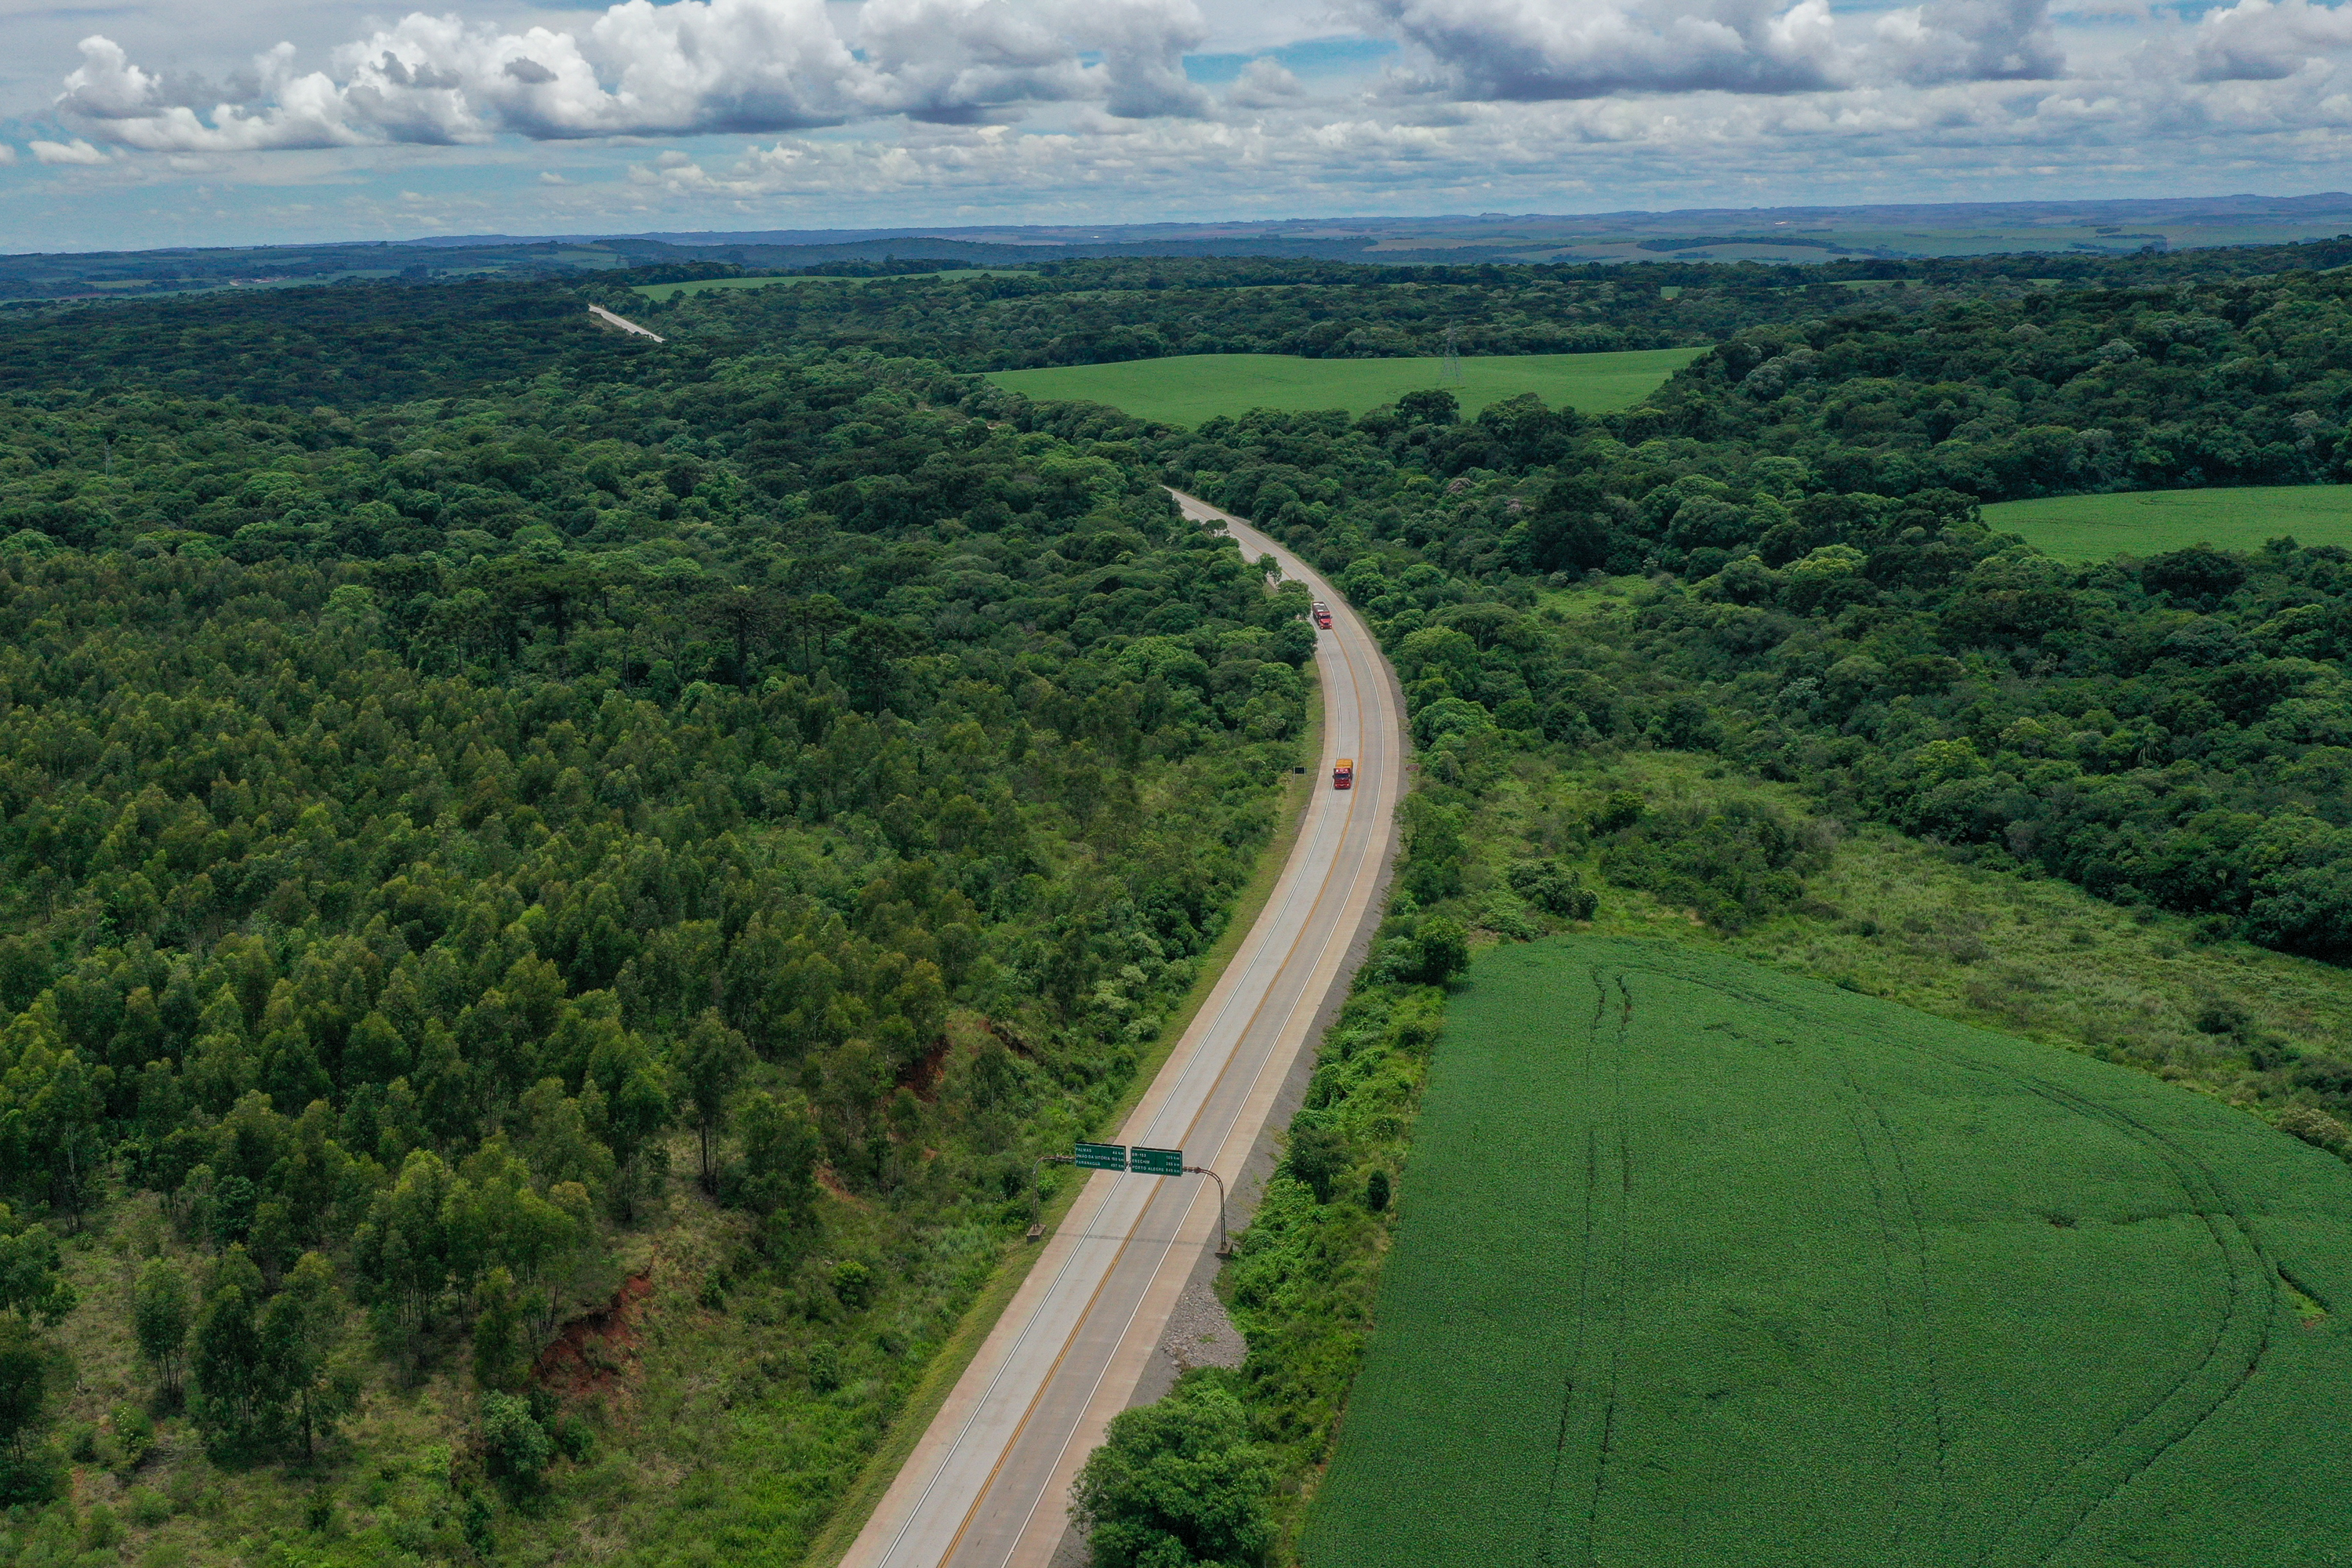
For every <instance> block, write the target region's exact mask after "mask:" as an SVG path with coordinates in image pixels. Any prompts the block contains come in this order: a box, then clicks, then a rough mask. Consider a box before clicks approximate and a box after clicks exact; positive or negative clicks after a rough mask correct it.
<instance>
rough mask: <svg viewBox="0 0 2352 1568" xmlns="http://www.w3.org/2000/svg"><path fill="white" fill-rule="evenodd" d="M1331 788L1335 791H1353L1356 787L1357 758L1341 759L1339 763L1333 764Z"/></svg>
mask: <svg viewBox="0 0 2352 1568" xmlns="http://www.w3.org/2000/svg"><path fill="white" fill-rule="evenodd" d="M1331 787H1332V788H1333V789H1353V788H1355V787H1356V759H1355V758H1353V757H1341V758H1340V759H1339V761H1338V762H1336V763H1332V764H1331Z"/></svg>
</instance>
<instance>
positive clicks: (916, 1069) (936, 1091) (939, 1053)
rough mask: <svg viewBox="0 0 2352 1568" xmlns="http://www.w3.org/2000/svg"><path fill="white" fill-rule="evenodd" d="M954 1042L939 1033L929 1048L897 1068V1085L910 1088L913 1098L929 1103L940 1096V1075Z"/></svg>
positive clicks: (944, 1068)
mask: <svg viewBox="0 0 2352 1568" xmlns="http://www.w3.org/2000/svg"><path fill="white" fill-rule="evenodd" d="M954 1049H955V1042H954V1041H953V1040H950V1039H949V1038H948V1037H946V1036H945V1035H941V1036H940V1037H939V1039H938V1040H937V1041H936V1042H935V1043H934V1044H933V1045H932V1047H931V1048H930V1049H929V1050H928V1051H925V1052H924V1053H923V1054H922V1055H921V1056H919V1057H917V1058H915V1059H914V1060H913V1061H910V1062H908V1064H907V1065H906V1066H905V1067H903V1068H899V1069H898V1087H899V1088H900V1089H913V1090H914V1091H915V1098H916V1099H917V1100H921V1101H922V1102H923V1103H924V1104H925V1105H929V1104H930V1103H931V1102H933V1101H934V1100H938V1099H939V1097H940V1074H941V1073H942V1072H944V1071H945V1070H946V1069H947V1065H948V1053H949V1052H950V1051H952V1050H954Z"/></svg>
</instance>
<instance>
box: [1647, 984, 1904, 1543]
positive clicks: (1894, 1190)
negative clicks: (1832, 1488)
mask: <svg viewBox="0 0 2352 1568" xmlns="http://www.w3.org/2000/svg"><path fill="white" fill-rule="evenodd" d="M1685 983H1687V982H1685ZM1716 989H1717V990H1718V992H1719V994H1732V993H1730V992H1728V991H1726V990H1724V989H1723V988H1720V987H1717V988H1716ZM1706 1027H1707V1028H1708V1029H1710V1030H1720V1031H1722V1032H1723V1033H1724V1034H1726V1035H1728V1036H1729V1037H1732V1038H1733V1039H1736V1040H1740V1041H1743V1042H1746V1043H1747V1044H1748V1045H1751V1046H1755V1047H1759V1048H1763V1047H1780V1048H1782V1049H1785V1050H1787V1051H1789V1052H1790V1054H1791V1056H1792V1057H1795V1058H1796V1059H1797V1060H1799V1061H1800V1062H1802V1063H1804V1065H1805V1066H1807V1067H1816V1066H1817V1065H1818V1064H1814V1063H1811V1062H1808V1061H1805V1058H1802V1057H1801V1056H1800V1055H1798V1054H1797V1053H1798V1052H1799V1051H1800V1048H1801V1047H1799V1046H1798V1044H1797V1042H1796V1041H1795V1040H1792V1039H1789V1038H1786V1037H1777V1036H1776V1037H1769V1038H1768V1037H1765V1036H1761V1035H1755V1034H1750V1033H1748V1031H1746V1030H1743V1029H1740V1028H1738V1027H1736V1026H1733V1025H1730V1024H1727V1023H1714V1024H1709V1025H1707V1026H1706ZM1831 1051H1832V1056H1833V1061H1832V1064H1831V1065H1832V1067H1833V1068H1834V1069H1835V1072H1836V1075H1837V1082H1838V1084H1839V1087H1840V1090H1841V1094H1840V1099H1841V1101H1842V1104H1843V1109H1844V1111H1845V1119H1846V1125H1847V1129H1848V1131H1851V1132H1852V1134H1853V1142H1854V1148H1855V1149H1856V1151H1857V1152H1859V1153H1860V1155H1861V1157H1862V1168H1863V1170H1864V1173H1865V1175H1866V1176H1867V1178H1868V1180H1869V1183H1870V1195H1871V1207H1872V1209H1873V1210H1874V1213H1875V1214H1876V1215H1877V1216H1878V1229H1879V1273H1880V1290H1879V1305H1880V1310H1881V1315H1882V1317H1883V1319H1884V1321H1883V1324H1882V1332H1883V1336H1884V1339H1885V1352H1884V1353H1885V1358H1886V1365H1887V1369H1888V1372H1889V1373H1890V1376H1889V1378H1888V1382H1889V1384H1890V1385H1891V1386H1892V1387H1893V1388H1895V1389H1896V1390H1908V1391H1910V1397H1908V1398H1906V1397H1904V1396H1903V1394H1900V1393H1897V1394H1890V1396H1889V1398H1888V1402H1887V1403H1888V1411H1887V1450H1888V1452H1889V1454H1890V1455H1891V1456H1892V1458H1891V1460H1890V1467H1889V1468H1890V1470H1891V1473H1893V1474H1894V1475H1895V1476H1897V1477H1899V1478H1901V1485H1902V1488H1903V1489H1904V1490H1905V1491H1906V1493H1910V1494H1912V1495H1925V1496H1927V1497H1928V1499H1929V1500H1930V1505H1931V1512H1932V1516H1933V1526H1932V1528H1933V1531H1934V1532H1935V1534H1936V1536H1937V1541H1936V1546H1937V1548H1938V1549H1939V1553H1940V1551H1943V1550H1948V1548H1949V1546H1950V1539H1949V1536H1950V1529H1951V1493H1950V1483H1949V1478H1948V1457H1949V1452H1950V1447H1951V1437H1950V1429H1949V1420H1948V1413H1947V1410H1946V1407H1945V1403H1944V1389H1943V1371H1942V1367H1941V1364H1940V1362H1939V1358H1938V1357H1937V1352H1936V1312H1935V1291H1934V1289H1933V1285H1932V1282H1931V1278H1930V1270H1929V1267H1928V1248H1927V1216H1926V1215H1924V1214H1923V1213H1922V1212H1921V1210H1920V1206H1919V1191H1918V1187H1917V1185H1916V1183H1914V1182H1913V1181H1912V1179H1911V1172H1910V1165H1909V1162H1908V1161H1907V1160H1906V1158H1905V1157H1904V1153H1903V1140H1902V1137H1901V1135H1900V1134H1899V1133H1897V1132H1896V1131H1895V1124H1894V1121H1892V1119H1890V1118H1889V1117H1888V1116H1887V1114H1886V1110H1885V1106H1883V1105H1882V1104H1880V1103H1879V1101H1878V1100H1877V1099H1876V1098H1875V1097H1874V1096H1873V1095H1872V1094H1871V1093H1870V1092H1869V1091H1868V1090H1867V1089H1864V1088H1863V1085H1862V1080H1861V1079H1860V1078H1859V1077H1857V1076H1856V1074H1855V1072H1854V1070H1853V1062H1852V1060H1851V1058H1850V1057H1849V1054H1848V1053H1847V1052H1846V1051H1845V1050H1843V1048H1841V1047H1831ZM1890 1194H1900V1196H1901V1202H1900V1204H1899V1205H1898V1204H1897V1203H1896V1202H1895V1199H1894V1197H1892V1196H1890ZM1921 1404H1924V1405H1925V1406H1926V1408H1925V1410H1924V1411H1923V1410H1921V1409H1919V1408H1918V1405H1921ZM1922 1447H1925V1448H1926V1449H1927V1453H1926V1455H1925V1456H1924V1457H1923V1456H1922V1455H1921V1454H1920V1453H1919V1449H1920V1448H1922ZM1923 1475H1924V1479H1923ZM1889 1528H1890V1530H1891V1531H1893V1534H1894V1541H1893V1543H1892V1544H1893V1552H1894V1555H1893V1557H1892V1558H1891V1559H1890V1561H1892V1562H1895V1563H1904V1564H1914V1563H1918V1562H1919V1555H1918V1550H1917V1542H1916V1538H1915V1537H1914V1535H1913V1533H1912V1525H1911V1522H1910V1521H1909V1518H1908V1516H1907V1515H1906V1513H1905V1512H1904V1511H1903V1510H1894V1512H1893V1517H1892V1518H1891V1519H1890V1521H1889ZM1935 1560H1939V1559H1931V1561H1935Z"/></svg>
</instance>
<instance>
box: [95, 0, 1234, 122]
mask: <svg viewBox="0 0 2352 1568" xmlns="http://www.w3.org/2000/svg"><path fill="white" fill-rule="evenodd" d="M858 22H859V31H860V36H859V38H858V44H859V46H860V47H858V48H856V49H853V48H852V47H851V43H850V41H849V40H848V39H847V38H845V37H843V36H842V34H841V33H840V32H839V31H837V30H836V29H835V26H834V24H833V20H832V16H831V15H830V13H829V12H828V10H827V8H826V5H825V4H824V0H677V3H676V4H671V5H653V4H652V3H651V0H624V3H623V4H620V5H614V6H612V7H611V8H610V9H608V10H606V11H604V13H603V14H602V15H600V16H597V17H596V18H595V20H594V21H593V23H592V24H590V25H589V26H587V27H586V28H585V30H584V31H578V32H574V31H565V30H560V29H557V28H552V27H547V26H533V27H529V28H525V29H522V30H520V31H509V30H505V29H501V28H499V27H496V26H487V25H480V24H474V23H469V22H467V21H466V20H464V19H463V18H461V17H459V16H426V15H425V14H423V13H421V12H418V13H412V14H411V15H409V16H404V17H402V18H401V19H400V20H399V21H398V22H396V23H394V25H393V26H389V27H385V28H382V29H379V30H378V31H376V32H375V33H373V34H372V35H370V36H369V37H365V38H363V39H361V40H359V41H357V42H354V43H351V44H347V45H344V46H343V47H341V48H338V49H337V50H335V51H334V53H333V55H332V58H331V62H330V65H331V68H330V69H328V70H313V71H308V72H298V71H297V70H296V68H295V67H294V50H293V47H292V46H290V45H285V44H281V45H279V46H278V47H276V48H274V49H272V50H270V51H269V52H268V53H267V54H265V55H263V56H261V57H259V58H257V60H256V61H255V62H254V66H253V68H252V70H251V72H250V73H248V74H247V76H245V77H244V78H243V79H240V80H239V81H237V82H235V83H232V84H230V86H229V87H227V88H224V89H207V88H205V86H204V85H203V84H200V83H191V82H174V81H170V80H166V79H164V78H163V77H162V76H160V75H158V74H156V73H152V72H150V71H148V70H146V69H144V68H142V67H140V66H139V65H137V64H135V63H133V62H132V61H131V58H130V57H129V56H128V54H127V53H126V52H125V51H124V50H123V49H122V47H121V46H120V45H118V44H116V43H115V42H114V41H113V40H112V39H110V38H107V37H89V38H86V39H84V40H83V41H82V44H81V54H82V63H81V65H80V66H79V68H77V69H76V70H75V71H74V72H73V73H72V74H71V75H70V76H68V77H67V78H66V80H65V92H64V93H63V95H62V96H60V97H59V99H58V107H59V108H61V109H63V110H66V111H67V112H68V113H69V114H72V115H75V116H77V117H79V119H80V120H81V121H84V122H86V123H87V124H89V126H90V127H91V130H92V132H93V134H97V135H100V136H103V137H104V138H106V139H108V140H110V141H114V142H121V143H122V144H123V145H126V146H130V147H135V148H141V149H144V150H147V151H155V152H166V151H168V152H206V153H211V152H255V151H261V150H265V149H274V148H295V147H311V148H317V147H337V146H351V145H356V144H362V143H371V142H416V143H425V144H450V143H457V142H481V141H487V140H488V139H490V138H491V137H494V136H496V135H499V134H500V133H513V134H519V135H522V136H527V137H530V138H533V139H536V140H542V141H549V140H562V139H571V138H586V137H602V136H622V135H629V136H652V135H693V134H708V133H712V132H754V133H756V132H775V131H793V130H808V129H813V128H815V127H819V126H829V125H839V124H844V123H846V122H849V121H856V120H860V119H866V118H870V117H874V116H878V115H887V114H897V113H904V114H907V115H909V116H911V117H914V118H916V119H921V120H935V121H947V122H950V123H952V122H970V121H979V120H983V119H987V118H989V117H991V116H992V115H993V114H996V113H999V112H1002V111H1003V110H1009V109H1012V108H1014V107H1017V106H1021V105H1026V104H1034V103H1049V102H1064V101H1081V102H1094V103H1099V104H1100V105H1102V106H1103V107H1104V108H1105V109H1106V110H1108V112H1110V113H1111V114H1113V115H1119V116H1129V117H1139V116H1160V115H1189V114H1198V113H1202V112H1204V111H1205V110H1207V108H1208V99H1207V96H1206V95H1205V94H1204V93H1202V91H1201V90H1200V89H1198V88H1196V87H1194V86H1193V85H1192V83H1191V82H1189V81H1187V80H1186V79H1184V74H1183V68H1182V56H1183V54H1184V52H1185V51H1186V50H1187V49H1191V48H1193V47H1197V46H1198V45H1199V44H1200V42H1201V40H1202V37H1203V32H1202V22H1201V18H1200V13H1199V10H1198V8H1197V6H1196V5H1194V3H1193V0H1052V3H1050V4H1047V5H1025V6H1016V5H1013V4H1012V3H1011V0H867V3H866V5H865V6H864V7H863V9H862V11H861V12H860V13H859V16H858Z"/></svg>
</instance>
